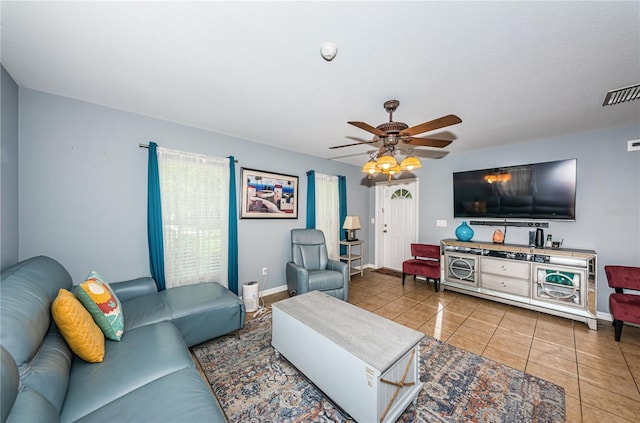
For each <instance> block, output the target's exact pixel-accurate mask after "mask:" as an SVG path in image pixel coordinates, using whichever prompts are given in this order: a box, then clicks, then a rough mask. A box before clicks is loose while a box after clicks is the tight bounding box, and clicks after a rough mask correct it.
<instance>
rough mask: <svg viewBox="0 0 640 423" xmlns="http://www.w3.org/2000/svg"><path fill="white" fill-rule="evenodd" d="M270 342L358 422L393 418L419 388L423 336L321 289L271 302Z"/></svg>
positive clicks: (367, 422) (384, 420) (403, 408)
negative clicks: (271, 324) (320, 290)
mask: <svg viewBox="0 0 640 423" xmlns="http://www.w3.org/2000/svg"><path fill="white" fill-rule="evenodd" d="M272 310H273V327H272V341H271V344H272V345H273V347H274V348H275V350H276V354H282V355H283V356H284V357H285V358H286V359H287V360H289V362H291V363H292V364H293V365H294V366H296V367H297V368H298V370H300V371H301V372H302V373H303V374H304V375H305V376H307V377H308V378H309V379H310V380H311V381H312V382H313V383H314V384H315V385H316V386H317V387H318V388H319V389H321V390H322V391H323V392H324V393H325V394H326V395H327V396H328V397H329V398H331V400H332V401H334V402H335V403H336V404H337V405H338V406H339V407H341V408H342V409H343V410H344V411H345V412H347V413H349V415H350V416H351V417H353V418H354V419H355V420H357V421H359V422H366V423H369V422H371V423H373V422H392V421H395V420H396V418H397V417H398V416H399V415H400V414H401V413H402V412H403V411H404V410H405V409H406V407H407V406H408V405H409V404H410V403H411V401H412V400H413V399H414V398H415V397H416V396H417V395H418V393H419V392H420V390H421V389H422V382H420V375H419V355H420V354H419V353H420V340H421V339H422V338H423V337H424V334H423V333H421V332H418V331H416V330H413V329H410V328H407V327H405V326H402V325H400V324H398V323H395V322H392V321H391V320H388V319H385V318H383V317H380V316H378V315H376V314H374V313H371V312H369V311H366V310H363V309H361V308H359V307H356V306H354V305H352V304H349V303H346V302H344V301H341V300H338V299H336V298H334V297H332V296H329V295H327V294H323V293H321V292H319V291H312V292H309V293H307V294H303V295H299V296H296V297H292V298H288V299H286V300H282V301H279V302H277V303H274V304H273V305H272Z"/></svg>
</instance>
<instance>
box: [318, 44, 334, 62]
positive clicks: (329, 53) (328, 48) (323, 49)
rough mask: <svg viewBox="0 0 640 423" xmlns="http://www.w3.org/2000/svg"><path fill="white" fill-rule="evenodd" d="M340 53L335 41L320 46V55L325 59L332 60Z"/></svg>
mask: <svg viewBox="0 0 640 423" xmlns="http://www.w3.org/2000/svg"><path fill="white" fill-rule="evenodd" d="M336 54H338V46H336V44H335V43H324V44H323V45H321V46H320V55H321V56H322V58H323V59H324V60H326V61H327V62H330V61H332V60H333V59H334V57H336Z"/></svg>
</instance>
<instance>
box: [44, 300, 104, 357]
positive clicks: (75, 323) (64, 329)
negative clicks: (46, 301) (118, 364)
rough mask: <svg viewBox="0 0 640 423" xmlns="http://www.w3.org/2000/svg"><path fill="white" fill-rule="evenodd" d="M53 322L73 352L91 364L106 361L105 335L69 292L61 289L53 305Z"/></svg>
mask: <svg viewBox="0 0 640 423" xmlns="http://www.w3.org/2000/svg"><path fill="white" fill-rule="evenodd" d="M51 314H52V315H53V320H54V321H55V322H56V325H57V326H58V328H59V329H60V333H61V334H62V336H64V339H65V340H66V341H67V344H69V347H70V348H71V350H72V351H73V352H74V353H75V354H76V355H77V356H78V357H80V358H82V359H83V360H85V361H88V362H90V363H99V362H101V361H102V360H103V359H104V353H105V349H104V335H103V334H102V331H101V330H100V328H99V327H98V325H96V323H95V322H94V321H93V317H91V314H89V312H88V311H87V310H86V309H85V308H84V306H83V305H82V304H81V303H80V301H78V299H77V298H76V297H75V296H74V295H73V294H72V293H71V292H69V291H67V290H66V289H64V288H60V291H59V292H58V296H57V297H56V299H55V300H53V304H52V305H51Z"/></svg>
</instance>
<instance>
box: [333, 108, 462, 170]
mask: <svg viewBox="0 0 640 423" xmlns="http://www.w3.org/2000/svg"><path fill="white" fill-rule="evenodd" d="M399 105H400V102H399V101H398V100H388V101H385V102H384V108H385V110H386V111H387V113H389V122H385V123H382V124H380V125H378V126H376V127H373V126H371V125H369V124H368V123H365V122H355V121H352V122H348V123H349V124H350V125H353V126H356V127H358V128H360V129H363V130H365V131H367V132H369V133H372V134H373V135H374V136H373V139H372V140H371V141H358V142H357V143H352V144H344V145H336V146H333V147H329V148H330V149H334V148H343V147H351V146H354V145H362V144H380V148H379V150H378V151H375V152H373V153H371V160H369V162H367V163H366V164H365V165H364V166H363V168H362V171H363V172H365V173H369V174H374V173H379V172H382V173H389V175H393V174H394V173H397V172H398V173H399V171H400V170H413V169H416V168H418V167H421V166H422V165H421V164H420V161H419V160H417V159H416V158H415V157H414V155H413V150H412V148H413V147H434V148H443V147H446V146H448V145H449V144H451V142H452V141H451V140H442V139H435V138H416V137H415V136H414V135H418V134H422V133H424V132H428V131H433V130H436V129H440V128H444V127H447V126H451V125H455V124H458V123H460V122H462V119H460V118H459V117H458V116H456V115H446V116H442V117H439V118H437V119H434V120H430V121H428V122H424V123H421V124H419V125H416V126H412V127H409V125H407V124H406V123H404V122H394V121H393V112H395V111H396V109H397V108H398V106H399ZM376 146H377V145H376ZM404 146H406V147H408V157H407V158H406V159H405V160H403V161H402V163H400V164H399V165H398V163H397V162H396V160H395V159H394V158H393V155H394V153H395V152H396V150H397V149H400V148H399V147H404ZM402 152H403V153H404V151H402ZM426 156H427V157H429V155H426ZM387 157H390V158H391V159H388V158H387ZM432 157H438V155H432ZM440 157H442V156H440ZM407 159H411V160H409V161H407ZM396 167H398V169H396Z"/></svg>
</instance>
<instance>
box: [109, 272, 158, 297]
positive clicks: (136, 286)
mask: <svg viewBox="0 0 640 423" xmlns="http://www.w3.org/2000/svg"><path fill="white" fill-rule="evenodd" d="M109 286H111V288H113V290H114V291H115V294H116V296H117V297H118V299H119V300H120V302H124V301H128V300H131V299H133V298H137V297H141V296H143V295H149V294H156V293H157V292H158V287H157V286H156V282H155V281H154V280H153V278H151V277H149V276H145V277H142V278H137V279H131V280H128V281H122V282H114V283H110V284H109Z"/></svg>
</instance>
